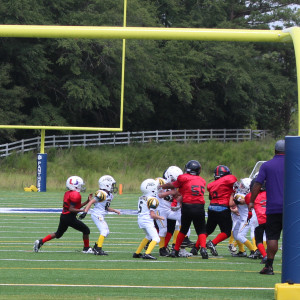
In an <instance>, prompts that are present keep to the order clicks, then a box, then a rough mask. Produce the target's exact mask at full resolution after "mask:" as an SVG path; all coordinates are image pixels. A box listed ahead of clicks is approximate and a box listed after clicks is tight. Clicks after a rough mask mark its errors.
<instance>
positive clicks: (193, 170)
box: [184, 160, 201, 175]
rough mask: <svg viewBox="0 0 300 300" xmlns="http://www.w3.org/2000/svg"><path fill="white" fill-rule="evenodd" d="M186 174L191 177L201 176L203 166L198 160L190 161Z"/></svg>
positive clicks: (186, 166)
mask: <svg viewBox="0 0 300 300" xmlns="http://www.w3.org/2000/svg"><path fill="white" fill-rule="evenodd" d="M184 170H185V172H186V173H188V174H191V175H199V174H200V172H201V165H200V163H199V162H198V161H197V160H190V161H189V162H187V164H186V165H185V168H184Z"/></svg>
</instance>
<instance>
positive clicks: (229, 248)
mask: <svg viewBox="0 0 300 300" xmlns="http://www.w3.org/2000/svg"><path fill="white" fill-rule="evenodd" d="M228 250H229V251H230V253H231V254H236V251H237V249H236V247H235V246H234V245H233V244H228Z"/></svg>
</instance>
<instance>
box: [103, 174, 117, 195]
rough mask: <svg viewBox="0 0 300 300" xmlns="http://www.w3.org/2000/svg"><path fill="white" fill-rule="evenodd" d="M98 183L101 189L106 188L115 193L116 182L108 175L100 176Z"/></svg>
mask: <svg viewBox="0 0 300 300" xmlns="http://www.w3.org/2000/svg"><path fill="white" fill-rule="evenodd" d="M98 183H99V188H100V189H101V190H106V191H108V192H111V193H116V192H117V191H118V188H117V187H116V184H117V182H116V181H115V180H114V178H113V177H112V176H110V175H104V176H102V177H100V178H99V180H98Z"/></svg>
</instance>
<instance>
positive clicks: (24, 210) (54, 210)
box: [0, 207, 138, 215]
mask: <svg viewBox="0 0 300 300" xmlns="http://www.w3.org/2000/svg"><path fill="white" fill-rule="evenodd" d="M61 211H62V209H61V208H14V207H10V208H5V207H0V213H3V214H8V213H14V214H24V213H30V214H53V213H61ZM120 211H121V214H122V215H137V213H138V212H137V210H134V209H120ZM108 214H112V215H113V214H115V213H113V212H108Z"/></svg>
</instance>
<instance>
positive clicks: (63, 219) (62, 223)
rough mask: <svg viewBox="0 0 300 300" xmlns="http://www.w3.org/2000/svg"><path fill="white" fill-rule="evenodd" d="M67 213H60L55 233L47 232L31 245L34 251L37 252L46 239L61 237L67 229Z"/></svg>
mask: <svg viewBox="0 0 300 300" xmlns="http://www.w3.org/2000/svg"><path fill="white" fill-rule="evenodd" d="M67 217H68V215H63V214H61V215H60V219H59V224H58V227H57V230H56V232H55V233H51V234H48V235H47V236H45V237H44V238H43V239H39V240H36V241H35V242H34V245H33V250H34V252H38V251H39V250H40V248H41V247H42V246H43V245H44V244H45V243H46V242H48V241H50V240H52V239H54V238H57V239H59V238H61V237H62V236H63V234H64V233H65V232H66V231H67V229H68V227H69V225H68V218H67Z"/></svg>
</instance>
